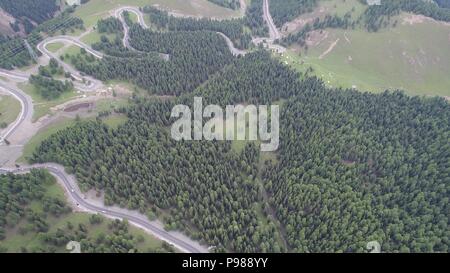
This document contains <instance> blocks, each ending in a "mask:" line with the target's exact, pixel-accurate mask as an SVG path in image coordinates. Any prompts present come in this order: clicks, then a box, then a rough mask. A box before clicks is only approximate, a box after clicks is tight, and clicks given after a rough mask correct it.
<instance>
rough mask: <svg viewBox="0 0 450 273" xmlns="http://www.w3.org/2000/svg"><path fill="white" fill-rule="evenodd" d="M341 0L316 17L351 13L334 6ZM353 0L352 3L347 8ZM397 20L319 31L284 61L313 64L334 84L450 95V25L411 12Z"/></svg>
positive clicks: (358, 7)
mask: <svg viewBox="0 0 450 273" xmlns="http://www.w3.org/2000/svg"><path fill="white" fill-rule="evenodd" d="M340 1H341V0H339V1H327V2H325V3H326V5H325V4H324V5H323V6H327V9H325V11H324V9H322V12H321V13H320V12H318V11H315V12H316V15H318V16H323V14H324V13H328V14H336V13H337V14H342V13H343V12H344V13H345V9H344V7H343V6H339V5H336V6H334V5H333V2H335V3H338V2H340ZM351 3H352V1H349V0H347V1H346V5H345V6H346V8H347V10H351V8H352V4H351ZM353 3H354V4H355V7H356V9H355V11H354V12H355V13H360V11H361V7H362V6H361V5H360V4H359V3H356V0H355V1H353ZM305 16H306V15H305ZM305 18H306V17H305ZM391 21H392V22H393V24H394V22H395V21H397V23H396V26H395V27H393V26H389V27H387V28H382V29H380V30H379V31H378V32H375V33H368V32H367V31H366V30H365V29H363V28H362V27H356V28H355V29H348V30H343V29H325V30H323V31H316V32H314V35H311V38H310V40H309V43H308V50H305V49H300V48H299V47H298V46H296V45H293V46H292V47H290V50H289V51H288V52H287V54H286V55H285V56H283V58H284V61H286V62H287V63H289V64H291V65H293V66H294V67H296V68H297V69H298V70H301V71H305V70H307V69H308V67H312V68H313V70H314V71H313V73H314V74H315V75H317V76H319V77H321V78H323V79H324V80H325V82H326V83H327V84H328V85H330V86H333V87H336V86H342V87H347V88H351V87H356V88H358V89H360V90H367V91H372V92H381V91H384V90H385V89H404V90H406V91H407V92H408V94H411V95H438V96H450V78H449V77H448V75H449V74H450V24H448V23H443V22H437V21H434V20H432V19H429V18H426V17H423V16H420V15H412V14H407V13H402V14H400V15H399V16H397V17H395V18H393V19H392V20H391ZM299 55H301V56H299Z"/></svg>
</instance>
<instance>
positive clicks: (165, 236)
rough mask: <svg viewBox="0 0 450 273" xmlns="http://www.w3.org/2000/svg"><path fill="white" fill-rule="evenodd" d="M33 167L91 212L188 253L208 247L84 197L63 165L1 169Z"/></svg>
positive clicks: (21, 170)
mask: <svg viewBox="0 0 450 273" xmlns="http://www.w3.org/2000/svg"><path fill="white" fill-rule="evenodd" d="M31 169H46V170H48V171H49V172H50V173H51V174H52V175H53V176H55V177H56V178H57V179H58V182H59V183H60V184H61V185H62V186H63V187H64V189H65V191H66V192H67V193H68V195H69V197H70V198H71V199H72V201H74V203H75V204H76V205H77V206H78V207H80V208H83V209H85V210H87V211H89V212H91V213H99V214H102V215H105V216H108V217H111V218H119V219H127V220H128V221H129V222H130V223H132V224H135V225H137V226H140V227H142V228H144V229H147V230H149V231H150V232H151V233H153V234H154V235H155V236H156V237H158V238H160V239H162V240H164V241H166V242H168V243H170V244H172V245H174V246H175V247H177V248H178V249H180V250H182V251H184V252H187V253H204V252H208V249H207V248H206V247H204V246H201V245H199V244H198V243H196V242H194V241H192V240H190V239H188V238H187V237H185V236H180V234H179V233H176V232H167V231H165V230H164V229H163V228H161V226H160V224H158V223H157V222H155V221H149V220H148V219H147V217H145V216H144V215H142V214H139V213H137V212H135V211H129V210H124V209H119V208H112V207H106V206H104V205H101V204H93V203H92V202H90V201H89V200H88V199H85V198H84V197H83V194H82V193H81V191H80V189H79V188H78V186H77V184H76V183H75V181H74V180H73V177H72V176H70V175H68V174H67V173H66V172H65V171H64V168H63V167H62V166H59V165H57V164H52V163H46V164H37V165H33V166H26V167H21V168H18V169H0V173H7V172H12V173H16V174H21V173H26V172H29V171H30V170H31Z"/></svg>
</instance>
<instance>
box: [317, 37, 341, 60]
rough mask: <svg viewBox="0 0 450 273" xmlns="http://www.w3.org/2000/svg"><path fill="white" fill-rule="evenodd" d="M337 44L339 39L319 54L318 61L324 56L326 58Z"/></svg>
mask: <svg viewBox="0 0 450 273" xmlns="http://www.w3.org/2000/svg"><path fill="white" fill-rule="evenodd" d="M338 42H339V38H338V39H337V40H336V41H334V42H333V43H332V44H331V45H330V47H329V48H328V49H327V50H325V51H324V52H323V53H322V54H320V56H319V59H320V60H321V59H323V58H324V57H325V56H327V55H328V54H329V53H330V52H331V51H333V49H334V47H335V46H336V45H337V44H338Z"/></svg>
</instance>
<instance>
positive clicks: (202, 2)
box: [74, 0, 240, 27]
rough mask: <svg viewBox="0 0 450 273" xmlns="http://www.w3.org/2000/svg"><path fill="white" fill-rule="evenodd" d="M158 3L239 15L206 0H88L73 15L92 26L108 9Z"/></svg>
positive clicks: (187, 11) (215, 14) (212, 13)
mask: <svg viewBox="0 0 450 273" xmlns="http://www.w3.org/2000/svg"><path fill="white" fill-rule="evenodd" d="M147 5H158V6H159V7H161V8H164V9H167V10H170V11H173V12H176V13H181V14H187V15H193V16H205V17H215V18H227V17H236V16H240V12H239V11H238V10H231V9H227V8H224V7H221V6H218V5H216V4H213V3H211V2H209V1H207V0H110V1H106V0H90V1H89V2H88V3H86V4H84V5H82V6H81V7H79V8H77V11H76V12H75V14H74V15H75V16H77V17H80V18H81V19H83V21H84V23H85V26H86V27H90V26H93V25H94V24H95V23H96V22H97V21H98V19H100V18H103V17H108V16H109V15H110V14H109V11H110V10H112V9H114V8H116V7H119V6H139V7H143V6H147Z"/></svg>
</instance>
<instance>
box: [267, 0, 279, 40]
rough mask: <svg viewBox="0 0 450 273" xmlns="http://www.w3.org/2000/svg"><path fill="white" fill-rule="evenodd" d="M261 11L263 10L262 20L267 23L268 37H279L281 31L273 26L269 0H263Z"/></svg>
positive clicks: (273, 38)
mask: <svg viewBox="0 0 450 273" xmlns="http://www.w3.org/2000/svg"><path fill="white" fill-rule="evenodd" d="M263 12H264V20H265V21H266V23H267V25H268V26H269V36H270V39H272V40H277V39H280V38H281V33H280V32H279V31H278V29H277V27H276V26H275V24H274V22H273V18H272V15H270V8H269V0H264V3H263Z"/></svg>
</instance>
